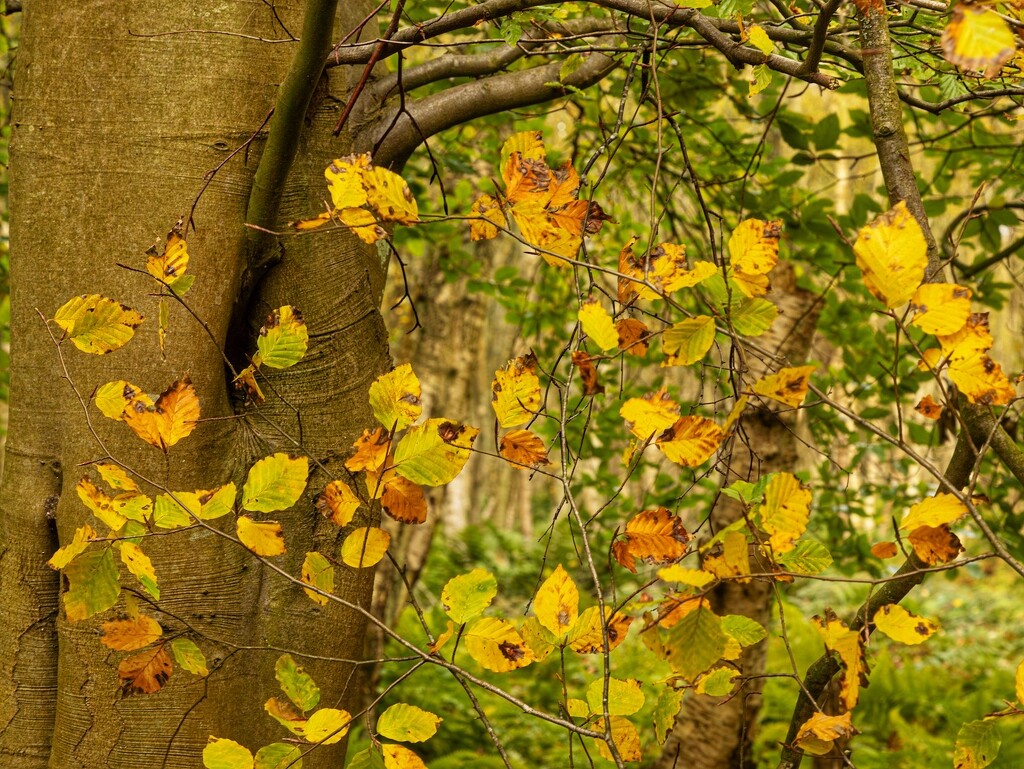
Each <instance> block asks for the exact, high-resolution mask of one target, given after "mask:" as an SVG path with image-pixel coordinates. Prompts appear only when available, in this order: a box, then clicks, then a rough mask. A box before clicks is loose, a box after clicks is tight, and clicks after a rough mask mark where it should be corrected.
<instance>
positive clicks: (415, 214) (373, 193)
mask: <svg viewBox="0 0 1024 769" xmlns="http://www.w3.org/2000/svg"><path fill="white" fill-rule="evenodd" d="M363 177H364V180H365V182H366V199H367V202H368V203H369V204H370V207H371V208H373V209H374V210H375V211H376V212H377V215H378V216H379V217H380V218H381V219H382V220H384V221H385V222H397V223H398V224H405V225H411V224H416V222H418V221H419V220H420V217H419V208H418V206H417V205H416V198H414V197H413V196H412V192H411V191H410V190H409V185H408V184H406V183H405V180H404V179H403V178H402V177H401V176H399V175H398V174H396V173H395V172H394V171H389V170H388V169H386V168H381V167H380V166H371V167H370V168H369V169H364V171H363Z"/></svg>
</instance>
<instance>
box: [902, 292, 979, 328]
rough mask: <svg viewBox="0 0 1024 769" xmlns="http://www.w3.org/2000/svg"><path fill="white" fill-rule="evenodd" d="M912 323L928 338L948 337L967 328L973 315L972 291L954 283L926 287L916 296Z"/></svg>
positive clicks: (912, 304) (911, 305)
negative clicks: (937, 335) (935, 335)
mask: <svg viewBox="0 0 1024 769" xmlns="http://www.w3.org/2000/svg"><path fill="white" fill-rule="evenodd" d="M910 309H911V310H913V311H914V312H915V313H917V314H916V315H915V316H914V319H913V320H912V321H910V323H911V325H914V326H917V327H918V328H919V329H921V330H922V331H924V332H925V333H927V334H941V335H945V336H948V335H950V334H955V333H956V332H957V331H959V330H960V329H962V328H963V327H964V324H965V323H967V319H968V318H969V317H970V315H971V290H970V289H969V288H964V287H963V286H957V285H954V284H952V283H924V284H922V285H921V286H919V287H918V289H917V291H915V292H914V296H913V297H912V298H911V300H910Z"/></svg>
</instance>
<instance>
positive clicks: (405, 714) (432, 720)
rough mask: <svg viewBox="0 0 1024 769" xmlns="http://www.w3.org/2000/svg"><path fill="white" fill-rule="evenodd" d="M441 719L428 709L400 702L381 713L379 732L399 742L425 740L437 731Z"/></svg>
mask: <svg viewBox="0 0 1024 769" xmlns="http://www.w3.org/2000/svg"><path fill="white" fill-rule="evenodd" d="M441 720H442V719H441V718H439V717H438V716H436V715H434V714H433V713H431V712H429V711H427V710H423V709H422V708H418V707H416V706H415V705H406V704H405V703H404V702H399V703H398V704H396V705H392V706H391V707H390V708H388V709H387V710H385V711H384V712H383V713H382V714H381V717H380V719H379V720H378V721H377V733H378V734H380V735H381V736H382V737H387V738H388V739H389V740H397V741H398V742H423V741H424V740H429V739H430V738H431V737H433V736H434V735H435V734H436V733H437V725H438V724H440V723H441Z"/></svg>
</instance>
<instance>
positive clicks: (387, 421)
mask: <svg viewBox="0 0 1024 769" xmlns="http://www.w3.org/2000/svg"><path fill="white" fill-rule="evenodd" d="M420 394H421V391H420V380H419V379H417V378H416V375H415V374H414V373H413V371H412V365H410V364H409V363H403V364H402V365H401V366H399V367H398V368H396V369H395V370H394V371H389V372H388V373H387V374H381V375H380V376H379V377H377V378H376V379H375V380H373V384H371V385H370V408H371V409H372V410H373V415H374V416H375V417H376V418H377V421H378V422H380V423H381V424H382V425H384V428H385V429H387V430H389V431H390V430H404V429H405V428H406V427H408V426H409V425H411V424H412V423H413V422H415V421H416V420H417V419H419V418H420V414H421V413H422V412H423V404H422V403H421V402H420Z"/></svg>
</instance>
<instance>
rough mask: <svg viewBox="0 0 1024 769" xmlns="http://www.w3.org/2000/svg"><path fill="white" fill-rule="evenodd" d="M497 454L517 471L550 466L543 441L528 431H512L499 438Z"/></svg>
mask: <svg viewBox="0 0 1024 769" xmlns="http://www.w3.org/2000/svg"><path fill="white" fill-rule="evenodd" d="M498 453H499V454H500V455H501V456H502V458H503V459H505V460H507V461H508V462H509V463H510V464H511V465H512V467H514V468H516V469H517V470H530V469H536V468H538V467H540V466H541V465H550V464H551V462H549V461H548V452H547V449H546V448H545V447H544V441H542V440H541V439H540V438H539V437H538V436H536V435H534V434H533V433H532V432H530V431H529V430H512V431H511V432H508V433H505V434H504V435H503V436H501V441H500V442H499V444H498Z"/></svg>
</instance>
